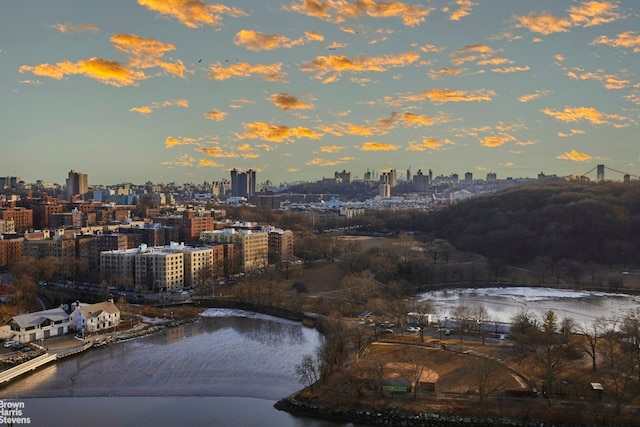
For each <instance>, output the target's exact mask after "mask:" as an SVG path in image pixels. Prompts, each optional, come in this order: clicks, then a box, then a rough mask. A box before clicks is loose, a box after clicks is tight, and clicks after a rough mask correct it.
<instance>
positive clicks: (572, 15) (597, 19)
mask: <svg viewBox="0 0 640 427" xmlns="http://www.w3.org/2000/svg"><path fill="white" fill-rule="evenodd" d="M618 9H619V7H618V4H617V2H613V1H585V2H583V3H581V4H579V5H575V6H571V7H570V8H569V10H568V11H567V14H568V16H566V17H557V16H554V15H552V14H550V13H548V12H543V13H541V14H536V13H531V14H529V15H527V16H516V17H514V19H515V21H516V27H517V28H526V29H528V30H529V31H531V32H534V33H540V34H543V35H549V34H553V33H561V32H567V31H569V30H570V29H571V27H592V26H596V25H602V24H607V23H610V22H613V21H617V20H619V19H622V18H623V16H622V15H621V14H620V13H619V11H618Z"/></svg>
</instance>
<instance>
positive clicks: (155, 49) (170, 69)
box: [111, 34, 186, 77]
mask: <svg viewBox="0 0 640 427" xmlns="http://www.w3.org/2000/svg"><path fill="white" fill-rule="evenodd" d="M111 42H112V43H113V48H114V49H115V50H117V51H119V52H122V53H124V54H125V55H127V56H128V57H129V66H131V67H133V68H139V69H146V68H153V67H160V68H162V69H163V70H164V71H165V72H167V73H169V74H172V75H175V76H178V77H184V73H185V71H186V67H185V66H184V64H183V63H182V61H180V60H178V61H176V62H173V63H172V62H166V61H163V60H162V57H163V56H164V55H165V54H166V53H167V52H171V51H173V50H175V48H176V47H175V46H174V45H172V44H171V43H163V42H160V41H158V40H156V39H154V38H150V39H145V38H142V37H139V36H136V35H134V34H114V35H113V36H111Z"/></svg>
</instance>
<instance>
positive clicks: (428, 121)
mask: <svg viewBox="0 0 640 427" xmlns="http://www.w3.org/2000/svg"><path fill="white" fill-rule="evenodd" d="M448 121H450V118H449V117H448V116H447V115H445V114H442V113H439V114H438V115H437V116H426V115H424V114H415V113H410V112H408V111H405V112H403V113H401V114H398V113H396V112H393V113H391V116H390V117H389V118H384V119H378V123H380V125H381V126H382V127H384V128H391V127H394V126H395V125H396V123H398V122H400V123H402V124H403V125H404V126H407V127H414V128H418V127H423V126H433V125H436V124H441V123H447V122H448Z"/></svg>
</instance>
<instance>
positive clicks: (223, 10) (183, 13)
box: [138, 0, 247, 28]
mask: <svg viewBox="0 0 640 427" xmlns="http://www.w3.org/2000/svg"><path fill="white" fill-rule="evenodd" d="M138 4H139V5H140V6H145V7H146V8H147V9H149V10H152V11H154V12H157V13H159V14H160V15H168V16H171V17H173V18H175V19H177V20H178V21H180V22H181V23H182V24H183V25H186V26H187V27H189V28H199V27H201V26H202V25H212V26H214V25H220V24H221V21H222V16H223V15H227V16H231V17H233V18H237V17H240V16H246V15H247V14H246V13H245V12H244V11H243V10H242V9H238V8H235V7H228V6H225V5H222V4H207V3H205V2H203V1H202V0H138Z"/></svg>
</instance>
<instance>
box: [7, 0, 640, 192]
mask: <svg viewBox="0 0 640 427" xmlns="http://www.w3.org/2000/svg"><path fill="white" fill-rule="evenodd" d="M639 14H640V2H638V1H637V0H623V1H613V0H612V1H578V0H537V1H528V0H475V1H472V0H425V1H395V0H387V1H377V0H357V1H346V0H283V1H278V0H261V1H255V0H234V1H231V0H225V1H224V2H209V1H203V0H111V1H87V0H58V1H52V0H4V1H3V2H2V4H1V5H0V111H1V113H2V116H1V117H2V118H1V119H0V136H1V138H2V152H1V153H0V176H20V177H21V178H22V179H23V180H25V181H26V182H35V181H36V180H38V179H42V180H43V181H45V182H56V183H63V182H64V180H65V178H66V176H67V173H68V171H69V170H71V169H73V170H76V171H79V172H83V173H86V174H87V175H88V180H89V184H115V183H120V182H133V183H144V182H146V181H149V180H150V181H152V182H154V183H168V182H176V183H187V182H193V183H202V182H204V181H207V182H211V181H219V180H223V179H229V171H230V170H231V169H233V168H236V169H238V170H239V171H240V172H242V171H246V170H248V169H253V170H255V171H256V172H257V178H258V182H265V181H266V180H270V181H271V182H272V183H274V184H279V183H285V182H288V183H292V182H297V181H315V180H318V179H321V178H323V177H333V176H334V174H335V172H341V171H343V170H346V171H348V172H351V176H352V179H353V178H362V177H364V174H365V173H366V172H367V171H371V172H373V173H374V174H379V173H381V172H384V171H388V170H390V169H396V170H397V171H398V175H399V176H402V177H404V176H405V174H406V171H407V170H410V173H411V175H413V174H415V173H417V171H418V170H422V171H423V172H424V173H427V171H428V170H429V169H431V170H432V171H433V174H434V176H439V175H444V176H448V175H450V174H452V173H457V174H459V175H460V176H463V175H464V173H466V172H471V173H473V176H474V178H485V177H486V174H487V173H489V172H492V173H496V174H497V177H498V178H499V179H501V178H506V177H514V178H519V177H535V176H537V174H538V173H539V172H544V173H545V174H547V175H552V174H556V175H558V176H566V175H571V174H583V173H586V172H588V171H590V170H592V169H593V168H594V167H595V166H596V165H598V164H605V165H606V166H607V167H608V168H612V169H614V170H620V171H624V172H626V173H629V174H631V175H632V176H637V175H640V170H639V167H638V164H639V163H640V144H638V131H639V127H638V126H639V122H640V75H639V74H640V18H639Z"/></svg>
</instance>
